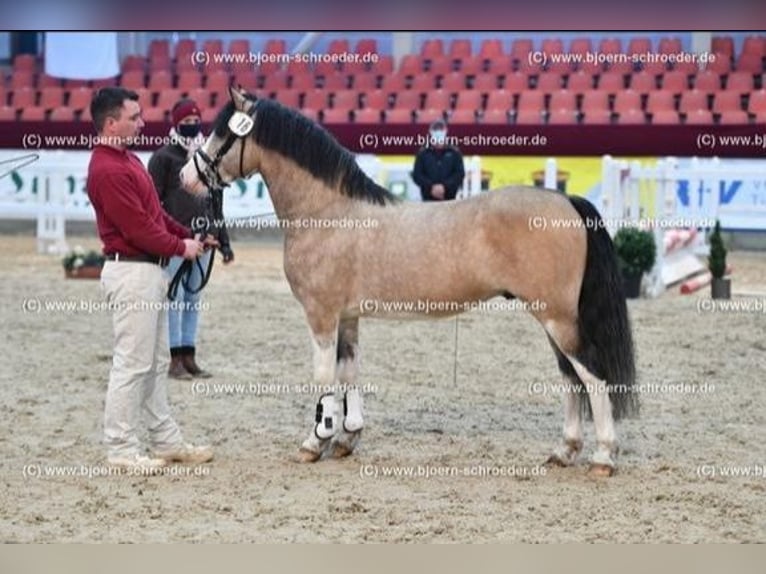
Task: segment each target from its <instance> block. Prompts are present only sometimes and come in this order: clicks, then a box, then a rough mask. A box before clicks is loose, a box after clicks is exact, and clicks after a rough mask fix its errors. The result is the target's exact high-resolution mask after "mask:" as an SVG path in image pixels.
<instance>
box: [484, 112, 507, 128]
mask: <svg viewBox="0 0 766 574" xmlns="http://www.w3.org/2000/svg"><path fill="white" fill-rule="evenodd" d="M479 119H480V123H482V124H503V125H505V124H507V123H508V110H500V109H487V110H485V111H484V113H483V114H481V116H480V117H479Z"/></svg>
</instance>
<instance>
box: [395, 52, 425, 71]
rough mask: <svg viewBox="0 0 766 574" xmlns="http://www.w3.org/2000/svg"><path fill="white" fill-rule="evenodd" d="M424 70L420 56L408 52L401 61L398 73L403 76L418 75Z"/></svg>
mask: <svg viewBox="0 0 766 574" xmlns="http://www.w3.org/2000/svg"><path fill="white" fill-rule="evenodd" d="M422 71H423V67H422V66H421V64H420V58H419V57H418V56H417V55H415V54H407V55H405V56H404V57H403V58H402V59H401V61H400V62H399V69H398V70H397V73H398V74H400V75H402V76H416V75H418V74H419V73H420V72H422Z"/></svg>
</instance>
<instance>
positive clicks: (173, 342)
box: [167, 250, 213, 349]
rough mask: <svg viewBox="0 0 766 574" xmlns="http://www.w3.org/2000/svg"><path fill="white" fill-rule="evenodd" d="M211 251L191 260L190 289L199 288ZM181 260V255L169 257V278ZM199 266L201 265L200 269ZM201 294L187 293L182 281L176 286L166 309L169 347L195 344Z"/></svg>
mask: <svg viewBox="0 0 766 574" xmlns="http://www.w3.org/2000/svg"><path fill="white" fill-rule="evenodd" d="M212 253H213V252H212V250H210V251H205V253H204V254H202V255H201V256H200V257H199V260H198V261H193V266H192V272H191V275H190V277H189V279H188V281H187V282H188V284H189V287H191V288H192V289H197V288H199V286H200V284H201V282H202V278H203V273H205V272H206V271H207V266H208V264H209V263H210V257H211V254H212ZM183 262H184V258H183V257H171V259H170V262H169V263H168V266H167V273H168V276H169V278H170V279H173V277H174V276H175V274H176V272H177V271H178V269H179V267H181V263H183ZM200 266H201V267H202V270H201V271H200ZM201 295H202V293H201V292H199V293H189V292H188V291H187V290H186V289H184V282H183V281H182V282H181V284H180V285H179V286H178V292H177V293H176V298H175V301H174V303H172V304H171V305H170V309H169V310H168V343H169V345H170V348H171V349H173V348H175V347H193V346H194V345H195V342H196V340H197V325H198V323H199V303H200V296H201Z"/></svg>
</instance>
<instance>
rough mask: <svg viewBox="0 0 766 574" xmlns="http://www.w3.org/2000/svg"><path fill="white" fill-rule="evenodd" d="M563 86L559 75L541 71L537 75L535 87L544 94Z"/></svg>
mask: <svg viewBox="0 0 766 574" xmlns="http://www.w3.org/2000/svg"><path fill="white" fill-rule="evenodd" d="M563 87H564V82H563V80H562V77H561V75H559V74H556V73H552V72H543V73H542V74H540V75H539V76H538V77H537V88H536V89H538V90H540V91H542V92H543V93H545V94H550V93H551V92H557V91H559V90H560V89H562V88H563Z"/></svg>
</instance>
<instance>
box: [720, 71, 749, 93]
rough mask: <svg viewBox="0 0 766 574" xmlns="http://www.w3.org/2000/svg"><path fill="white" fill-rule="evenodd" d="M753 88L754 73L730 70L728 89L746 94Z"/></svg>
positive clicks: (727, 81) (727, 82) (727, 78)
mask: <svg viewBox="0 0 766 574" xmlns="http://www.w3.org/2000/svg"><path fill="white" fill-rule="evenodd" d="M752 89H753V75H752V74H751V73H749V72H741V71H736V72H730V73H729V75H728V76H727V77H726V90H727V91H732V92H737V93H739V94H745V93H747V92H750V91H751V90H752Z"/></svg>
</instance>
